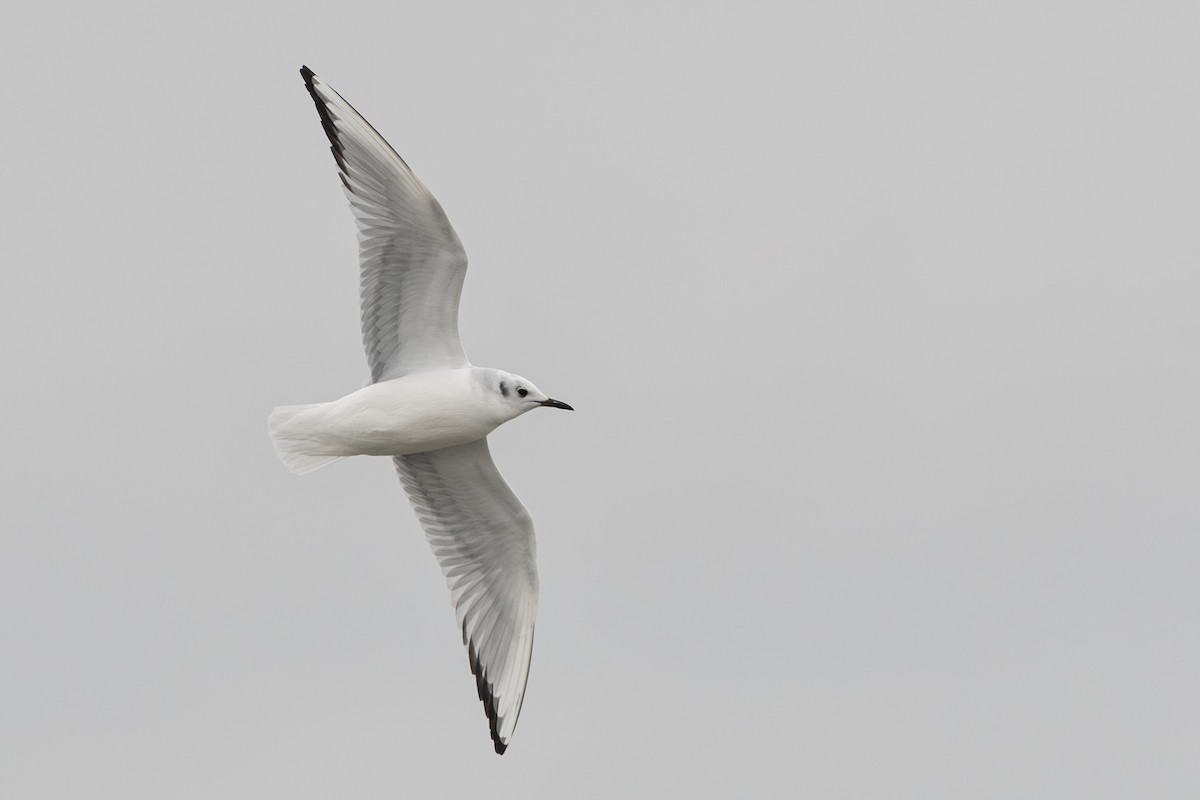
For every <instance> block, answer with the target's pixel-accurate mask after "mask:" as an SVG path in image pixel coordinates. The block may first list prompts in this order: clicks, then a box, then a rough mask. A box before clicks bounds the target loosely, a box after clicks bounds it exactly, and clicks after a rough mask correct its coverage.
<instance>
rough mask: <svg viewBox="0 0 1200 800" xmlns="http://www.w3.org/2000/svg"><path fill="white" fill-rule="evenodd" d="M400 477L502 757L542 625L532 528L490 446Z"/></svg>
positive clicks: (482, 443)
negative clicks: (536, 626) (450, 606)
mask: <svg viewBox="0 0 1200 800" xmlns="http://www.w3.org/2000/svg"><path fill="white" fill-rule="evenodd" d="M394 461H395V463H396V471H397V474H398V475H399V476H400V481H401V483H402V484H403V485H404V488H405V491H406V492H407V494H408V497H409V501H410V502H411V503H412V505H413V508H414V509H415V510H416V512H417V517H418V518H419V519H420V521H421V525H422V527H423V528H424V529H425V535H426V538H428V540H429V544H430V547H431V548H432V549H433V553H434V555H435V556H436V557H437V560H438V564H439V565H440V566H441V568H442V573H443V574H444V575H445V577H446V583H447V584H448V585H449V587H450V593H451V597H452V601H453V603H454V607H455V614H456V616H457V618H458V624H459V627H460V629H461V630H462V635H463V644H464V645H466V648H467V657H468V659H469V662H470V665H471V672H472V674H474V676H475V686H476V689H477V690H478V692H479V699H480V701H482V703H483V707H484V711H485V713H486V714H487V718H488V728H489V730H490V732H491V737H492V742H493V744H494V745H495V749H496V752H497V753H501V754H502V753H504V751H505V750H506V749H507V747H508V744H509V741H510V740H511V738H512V734H513V731H514V729H515V728H516V724H517V718H518V717H519V716H520V713H521V707H522V705H523V703H524V699H525V688H526V685H527V683H528V681H529V665H530V660H531V657H532V654H533V634H534V623H535V620H536V617H537V571H536V566H535V562H534V557H535V552H534V551H535V543H534V534H533V523H532V520H531V519H530V517H529V513H528V512H527V511H526V510H525V507H524V506H523V505H521V502H520V500H518V499H517V497H516V495H515V494H513V492H512V490H511V489H510V488H509V487H508V484H507V483H505V481H504V479H503V478H502V477H501V475H500V472H499V471H498V470H497V469H496V466H495V463H494V462H493V461H492V458H491V454H490V453H489V451H488V447H487V440H486V439H480V440H478V441H476V442H471V443H470V444H465V445H460V446H458V447H450V448H446V449H444V450H435V451H432V452H429V453H419V454H417V455H411V456H397V457H395V459H394Z"/></svg>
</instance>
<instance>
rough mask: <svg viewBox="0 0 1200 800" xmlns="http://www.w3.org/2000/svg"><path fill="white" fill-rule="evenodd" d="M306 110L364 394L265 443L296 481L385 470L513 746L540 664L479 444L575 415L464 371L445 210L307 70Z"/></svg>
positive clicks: (515, 508) (455, 261)
mask: <svg viewBox="0 0 1200 800" xmlns="http://www.w3.org/2000/svg"><path fill="white" fill-rule="evenodd" d="M300 74H301V76H303V78H304V85H305V86H306V87H308V93H309V94H310V95H312V99H313V102H314V103H316V106H317V114H318V115H320V118H321V125H322V127H324V129H325V134H326V135H327V136H328V137H329V144H330V150H332V151H333V158H334V160H335V161H336V162H337V167H338V173H339V175H340V176H341V179H342V185H343V187H344V189H345V192H346V196H347V197H348V198H349V200H350V208H351V210H352V211H353V212H354V217H355V220H356V222H357V224H358V243H359V269H360V300H361V310H362V336H363V345H364V347H365V348H366V352H367V362H368V365H369V366H370V371H371V375H370V379H369V381H368V383H367V385H366V386H364V387H363V388H362V389H359V390H358V391H356V392H352V393H351V394H348V395H346V396H345V397H343V398H341V399H340V400H334V401H333V402H330V403H314V404H309V405H297V406H281V407H279V408H276V409H275V410H274V411H272V412H271V415H270V418H269V420H268V429H269V432H270V435H271V440H272V442H273V443H274V445H275V449H276V452H278V454H279V457H280V458H281V459H282V460H283V463H284V464H285V465H287V467H288V468H289V469H291V470H292V471H293V472H297V473H301V474H303V473H307V472H311V471H313V470H314V469H317V468H318V467H322V466H324V465H326V464H329V463H330V462H333V461H337V460H340V459H342V458H346V457H348V456H356V455H372V456H391V458H392V460H393V461H394V462H395V466H396V472H397V473H398V474H399V476H400V482H401V484H403V486H404V490H405V492H406V493H407V494H408V499H409V501H410V502H411V503H412V506H413V508H414V509H415V511H416V513H417V517H418V519H419V520H420V522H421V526H422V527H423V528H424V529H425V535H426V537H427V538H428V540H429V544H430V546H431V547H432V548H433V553H434V555H435V556H436V557H437V560H438V563H439V564H440V565H441V568H442V572H443V574H444V575H445V576H446V582H447V583H448V584H449V586H450V593H451V598H452V601H453V603H454V608H455V612H456V614H457V617H458V625H459V627H460V628H461V629H462V635H463V644H464V645H466V648H467V654H468V658H469V659H470V664H471V671H472V673H474V675H475V682H476V685H477V687H478V689H479V699H480V700H482V701H483V706H484V710H485V711H486V712H487V718H488V725H489V728H490V731H491V736H492V742H493V744H494V745H495V748H496V752H497V753H503V752H504V751H505V749H506V748H507V747H508V743H509V741H510V739H511V738H512V735H513V729H514V728H515V727H516V724H517V716H518V715H519V714H520V713H521V702H522V700H523V699H524V697H525V684H526V682H527V680H528V678H529V660H530V656H531V655H532V653H533V628H534V619H535V617H536V616H537V598H538V581H537V566H536V564H535V562H534V550H535V545H534V536H533V522H532V520H531V519H530V516H529V512H528V511H526V510H525V507H524V506H523V505H522V504H521V501H520V500H518V499H517V496H516V495H515V494H514V493H513V491H512V489H510V488H509V486H508V484H507V483H505V481H504V478H503V477H501V475H500V472H499V470H497V469H496V465H495V463H494V462H493V461H492V456H491V454H490V453H489V451H488V444H487V435H488V434H489V433H491V432H492V431H493V430H495V429H496V428H497V427H498V426H499V425H501V424H503V423H505V422H507V421H509V420H511V419H515V418H516V417H519V416H520V415H522V414H524V413H525V412H526V411H531V410H533V409H535V408H561V409H566V410H567V411H572V410H573V409H572V408H571V406H569V405H567V404H566V403H564V402H562V401H559V400H554V399H552V398H550V397H547V396H546V395H545V394H543V393H542V391H541V390H540V389H538V387H537V386H535V385H534V384H533V382H532V381H530V380H527V379H526V378H522V377H521V376H520V375H514V374H512V373H511V372H505V371H504V370H499V369H489V368H485V367H476V366H473V365H472V364H471V362H470V361H468V360H467V356H466V353H464V352H463V347H462V343H461V342H460V341H459V335H458V301H459V296H460V295H461V293H462V285H463V276H464V275H465V274H466V270H467V255H466V253H465V252H464V250H463V246H462V243H461V242H460V241H459V239H458V235H457V234H456V233H455V232H454V228H453V227H451V225H450V221H449V220H448V219H447V218H446V214H445V212H444V211H442V207H441V205H440V204H439V203H438V201H437V200H436V199H434V197H433V195H432V194H430V192H429V190H428V189H426V188H425V186H424V184H422V183H421V181H420V180H418V179H417V176H416V175H414V174H413V172H412V170H411V169H409V167H408V164H406V163H404V160H403V159H402V158H400V156H399V155H397V153H396V151H395V150H393V149H392V147H391V146H390V145H389V144H388V143H387V142H386V141H385V140H384V138H383V137H382V136H380V135H379V133H378V132H377V131H376V130H375V128H373V127H372V126H371V124H370V123H369V122H367V121H366V119H364V118H363V117H362V115H361V114H359V113H358V112H357V111H355V110H354V107H353V106H351V105H350V104H349V103H347V102H346V101H345V100H344V99H343V98H342V96H341V95H339V94H338V93H337V92H335V91H334V90H333V89H332V88H331V87H330V86H329V84H327V83H325V82H324V81H322V80H321V79H320V78H318V77H317V76H316V75H315V74H313V71H312V70H311V69H309V68H308V67H302V68H301V69H300Z"/></svg>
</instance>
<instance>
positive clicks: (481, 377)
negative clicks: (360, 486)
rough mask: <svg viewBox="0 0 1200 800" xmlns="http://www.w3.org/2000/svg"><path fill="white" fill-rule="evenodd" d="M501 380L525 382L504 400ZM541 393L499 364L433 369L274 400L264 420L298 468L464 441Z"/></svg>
mask: <svg viewBox="0 0 1200 800" xmlns="http://www.w3.org/2000/svg"><path fill="white" fill-rule="evenodd" d="M501 383H504V384H505V386H506V387H507V386H509V385H511V386H512V387H513V391H516V388H517V387H518V386H520V387H521V388H525V389H526V395H525V397H524V398H521V401H520V402H517V403H513V402H509V401H508V400H507V398H506V396H505V394H504V393H503V392H502V391H499V387H500V385H501ZM526 387H529V388H526ZM530 389H532V391H530ZM547 399H548V398H546V397H545V395H542V394H541V392H539V391H537V389H536V387H533V385H532V384H531V383H529V382H528V381H525V380H524V379H522V378H520V377H518V376H516V375H512V374H510V373H507V372H502V371H500V370H495V369H486V368H481V367H465V368H462V369H445V370H433V371H429V372H418V373H415V374H412V375H405V376H403V377H401V378H393V379H392V380H386V381H381V382H379V383H372V384H370V385H368V386H364V387H363V388H361V389H359V390H358V391H357V392H353V393H351V394H348V395H346V396H345V397H343V398H341V399H340V400H334V401H333V402H331V403H314V404H311V405H302V406H281V407H279V408H276V409H275V410H274V411H273V412H272V413H271V417H270V419H269V422H268V426H269V431H270V434H271V439H272V441H273V442H274V443H275V447H276V450H277V451H278V452H279V456H280V458H282V459H283V461H284V463H285V464H286V465H287V466H288V467H289V468H291V469H292V470H293V471H294V472H298V473H301V474H303V473H306V472H311V471H312V470H314V469H316V468H317V467H320V466H323V465H325V464H327V463H329V462H330V461H332V460H335V459H338V458H345V457H347V456H363V455H365V456H407V455H412V454H414V453H426V452H429V451H431V450H441V449H443V448H446V447H454V446H456V445H460V444H467V443H468V442H473V441H475V440H476V439H482V438H484V437H485V436H487V435H488V434H489V433H491V432H492V431H494V430H495V429H496V428H497V427H498V426H499V425H501V424H502V423H504V422H507V421H508V420H510V419H513V418H515V417H518V416H520V415H521V414H523V413H525V412H526V411H529V410H530V409H532V408H536V407H537V406H538V405H540V403H541V401H543V400H547Z"/></svg>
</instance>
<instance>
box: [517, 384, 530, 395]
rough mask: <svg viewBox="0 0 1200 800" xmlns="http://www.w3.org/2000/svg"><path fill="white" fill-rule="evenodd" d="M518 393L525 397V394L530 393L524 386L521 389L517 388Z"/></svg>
mask: <svg viewBox="0 0 1200 800" xmlns="http://www.w3.org/2000/svg"><path fill="white" fill-rule="evenodd" d="M517 394H519V395H520V396H521V397H524V396H525V395H527V394H529V390H528V389H526V388H525V387H524V386H522V387H521V388H520V389H517Z"/></svg>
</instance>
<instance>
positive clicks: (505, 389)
mask: <svg viewBox="0 0 1200 800" xmlns="http://www.w3.org/2000/svg"><path fill="white" fill-rule="evenodd" d="M500 394H502V395H504V396H505V397H508V384H507V383H505V382H504V381H500Z"/></svg>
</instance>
